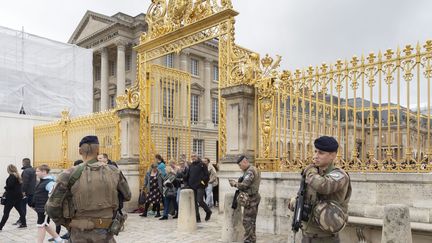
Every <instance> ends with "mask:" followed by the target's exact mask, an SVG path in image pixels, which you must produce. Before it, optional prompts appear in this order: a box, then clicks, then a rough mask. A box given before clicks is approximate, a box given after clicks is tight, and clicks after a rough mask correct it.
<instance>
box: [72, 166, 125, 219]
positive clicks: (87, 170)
mask: <svg viewBox="0 0 432 243" xmlns="http://www.w3.org/2000/svg"><path fill="white" fill-rule="evenodd" d="M119 173H120V172H119V171H118V170H117V169H116V168H114V167H112V166H110V165H107V164H104V163H101V162H95V163H90V164H88V163H86V164H84V165H83V169H82V172H81V175H80V176H79V179H78V180H77V181H76V182H75V183H74V184H73V186H72V187H71V193H72V198H73V204H74V208H75V212H76V213H75V217H74V218H80V217H94V218H112V217H113V212H114V211H115V210H117V209H118V206H119V200H118V191H117V185H118V183H119V180H120V174H119Z"/></svg>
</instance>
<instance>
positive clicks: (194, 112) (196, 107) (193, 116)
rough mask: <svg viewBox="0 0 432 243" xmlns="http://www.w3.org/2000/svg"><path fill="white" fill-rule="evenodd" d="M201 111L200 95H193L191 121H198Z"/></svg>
mask: <svg viewBox="0 0 432 243" xmlns="http://www.w3.org/2000/svg"><path fill="white" fill-rule="evenodd" d="M198 111H199V96H198V95H191V121H192V123H196V122H198Z"/></svg>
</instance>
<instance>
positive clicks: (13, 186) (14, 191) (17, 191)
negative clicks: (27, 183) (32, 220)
mask: <svg viewBox="0 0 432 243" xmlns="http://www.w3.org/2000/svg"><path fill="white" fill-rule="evenodd" d="M7 172H8V173H9V177H8V178H7V179H6V186H5V189H6V192H5V197H6V201H5V205H4V208H3V217H2V219H1V222H0V230H2V229H3V226H4V225H5V224H6V222H7V220H8V218H9V213H10V211H11V210H12V208H15V209H16V210H17V211H18V213H19V215H20V219H19V220H20V222H21V224H20V226H19V227H18V228H26V227H27V223H26V218H25V216H24V213H23V211H22V208H21V200H22V198H23V194H22V189H21V184H22V179H21V176H20V174H19V173H18V169H17V167H16V166H15V165H13V164H10V165H8V167H7Z"/></svg>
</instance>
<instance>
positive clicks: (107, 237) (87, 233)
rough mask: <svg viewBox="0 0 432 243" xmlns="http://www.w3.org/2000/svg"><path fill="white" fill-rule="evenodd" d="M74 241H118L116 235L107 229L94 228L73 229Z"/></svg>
mask: <svg viewBox="0 0 432 243" xmlns="http://www.w3.org/2000/svg"><path fill="white" fill-rule="evenodd" d="M70 239H71V242H73V243H90V242H91V243H116V241H115V239H114V236H113V235H112V234H109V233H108V232H107V230H105V229H93V230H84V231H81V230H80V229H77V228H72V229H71V235H70Z"/></svg>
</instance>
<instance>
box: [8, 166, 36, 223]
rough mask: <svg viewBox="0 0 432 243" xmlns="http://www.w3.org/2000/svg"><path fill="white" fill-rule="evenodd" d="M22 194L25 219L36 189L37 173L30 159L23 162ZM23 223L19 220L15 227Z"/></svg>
mask: <svg viewBox="0 0 432 243" xmlns="http://www.w3.org/2000/svg"><path fill="white" fill-rule="evenodd" d="M22 166H23V167H22V168H21V169H22V173H21V178H22V192H23V199H22V200H21V207H22V211H23V214H24V217H26V215H27V205H29V206H30V203H31V202H32V200H33V194H34V190H35V187H36V171H35V169H34V168H33V167H32V166H31V161H30V159H29V158H24V159H23V160H22ZM20 223H21V222H20V220H18V221H17V222H16V223H14V224H13V225H19V224H20Z"/></svg>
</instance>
